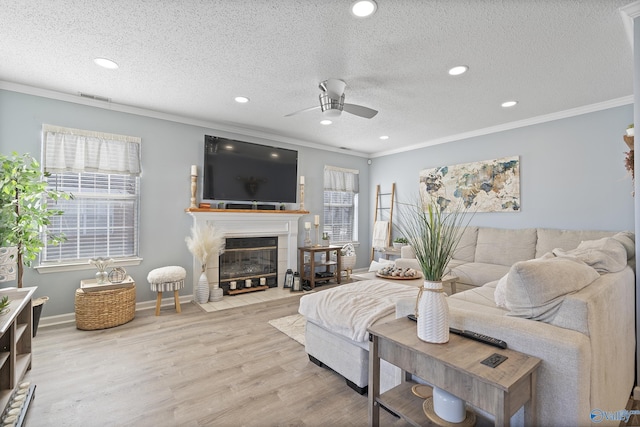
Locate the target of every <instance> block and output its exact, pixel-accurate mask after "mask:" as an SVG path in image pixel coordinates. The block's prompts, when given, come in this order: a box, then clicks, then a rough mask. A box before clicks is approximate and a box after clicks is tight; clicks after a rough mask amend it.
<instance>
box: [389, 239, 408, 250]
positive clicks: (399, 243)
mask: <svg viewBox="0 0 640 427" xmlns="http://www.w3.org/2000/svg"><path fill="white" fill-rule="evenodd" d="M407 243H409V241H408V240H407V239H406V237H396V238H395V239H393V247H394V248H395V249H400V248H401V247H403V246H404V245H406V244H407Z"/></svg>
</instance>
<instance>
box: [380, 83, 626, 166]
mask: <svg viewBox="0 0 640 427" xmlns="http://www.w3.org/2000/svg"><path fill="white" fill-rule="evenodd" d="M629 104H633V95H629V96H623V97H621V98H616V99H612V100H609V101H604V102H599V103H597V104H591V105H585V106H582V107H577V108H572V109H570V110H564V111H559V112H557V113H551V114H545V115H542V116H537V117H531V118H529V119H524V120H518V121H515V122H510V123H504V124H501V125H497V126H491V127H488V128H484V129H477V130H473V131H470V132H464V133H459V134H457V135H450V136H445V137H443V138H436V139H432V140H429V141H424V142H421V143H419V144H414V145H410V146H408V147H403V148H398V149H395V150H387V151H380V152H377V153H374V154H372V155H371V158H375V157H383V156H388V155H391V154H398V153H404V152H406V151H412V150H417V149H419V148H425V147H430V146H433V145H438V144H444V143H447V142H453V141H459V140H462V139H467V138H473V137H476V136H483V135H488V134H492V133H498V132H503V131H505V130H511V129H517V128H522V127H526V126H531V125H536V124H540V123H545V122H552V121H554V120H560V119H566V118H569V117H574V116H580V115H582V114H587V113H593V112H596V111H601V110H608V109H609V108H615V107H620V106H622V105H629Z"/></svg>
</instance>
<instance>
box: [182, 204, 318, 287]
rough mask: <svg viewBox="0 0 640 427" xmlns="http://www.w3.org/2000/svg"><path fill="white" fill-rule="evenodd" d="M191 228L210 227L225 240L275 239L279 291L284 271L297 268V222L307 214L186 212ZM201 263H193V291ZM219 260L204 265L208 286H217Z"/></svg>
mask: <svg viewBox="0 0 640 427" xmlns="http://www.w3.org/2000/svg"><path fill="white" fill-rule="evenodd" d="M187 213H188V214H189V215H191V216H192V217H193V221H194V224H196V225H198V226H204V225H207V224H209V223H210V224H212V225H213V226H215V227H216V228H217V229H219V230H221V231H222V232H223V234H224V236H225V238H229V237H260V236H264V237H266V236H277V237H278V287H282V285H283V283H284V274H285V272H286V270H287V268H291V269H292V270H296V269H297V265H298V256H297V255H298V220H299V219H300V217H301V216H302V215H307V214H309V212H308V211H278V210H274V211H269V210H258V211H255V210H240V209H193V208H192V209H187ZM200 267H201V266H200V263H199V261H198V260H197V259H195V257H194V259H193V283H192V286H193V288H192V291H194V294H195V288H196V284H197V283H198V278H199V277H200ZM218 268H219V267H218V258H217V257H216V258H215V259H210V260H209V262H208V263H207V271H206V273H207V278H208V279H209V284H210V285H214V284H216V283H218Z"/></svg>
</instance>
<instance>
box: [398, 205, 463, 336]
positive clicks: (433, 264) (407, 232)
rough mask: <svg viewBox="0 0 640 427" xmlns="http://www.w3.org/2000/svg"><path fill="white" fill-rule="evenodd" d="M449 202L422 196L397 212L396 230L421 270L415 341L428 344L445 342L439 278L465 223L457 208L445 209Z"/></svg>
mask: <svg viewBox="0 0 640 427" xmlns="http://www.w3.org/2000/svg"><path fill="white" fill-rule="evenodd" d="M447 205H449V201H448V200H446V199H444V198H442V197H433V198H432V197H429V195H426V196H425V197H424V198H423V199H420V201H419V202H418V203H416V204H415V205H413V206H402V207H403V208H405V209H404V210H401V212H400V214H401V215H400V218H401V221H400V225H399V226H398V228H399V229H400V231H401V232H402V234H403V235H404V236H406V238H407V240H408V241H409V244H410V245H411V246H412V247H413V250H414V252H415V255H416V259H417V260H418V264H419V265H420V269H421V270H422V274H423V277H424V284H423V287H422V288H420V292H419V293H418V296H417V301H416V317H417V318H418V322H417V323H418V324H417V333H418V338H420V339H421V340H423V341H426V342H431V343H445V342H448V341H449V306H448V304H447V302H446V300H445V298H444V294H443V289H442V279H443V277H444V276H445V274H446V272H447V265H448V264H449V261H451V258H452V257H453V253H454V251H455V250H456V247H457V246H458V243H459V242H460V239H461V238H462V234H463V232H464V230H465V228H466V226H467V224H468V220H467V218H466V217H467V211H465V210H464V209H462V206H461V205H458V207H457V208H456V207H454V208H452V209H450V210H448V211H447V210H445V209H446V207H447Z"/></svg>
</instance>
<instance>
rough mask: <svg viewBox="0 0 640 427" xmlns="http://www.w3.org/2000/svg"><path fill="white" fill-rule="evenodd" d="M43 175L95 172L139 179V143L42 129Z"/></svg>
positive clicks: (118, 137) (123, 137)
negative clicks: (125, 175)
mask: <svg viewBox="0 0 640 427" xmlns="http://www.w3.org/2000/svg"><path fill="white" fill-rule="evenodd" d="M42 131H43V140H44V143H43V144H42V147H43V153H42V159H43V161H42V164H43V168H44V170H45V172H51V173H63V172H79V173H81V172H96V173H106V174H114V173H117V174H127V175H133V176H139V175H140V172H141V166H140V143H141V139H140V138H138V137H133V136H126V135H116V134H110V133H102V132H91V131H86V130H81V129H71V128H65V127H59V126H51V125H43V127H42Z"/></svg>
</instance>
